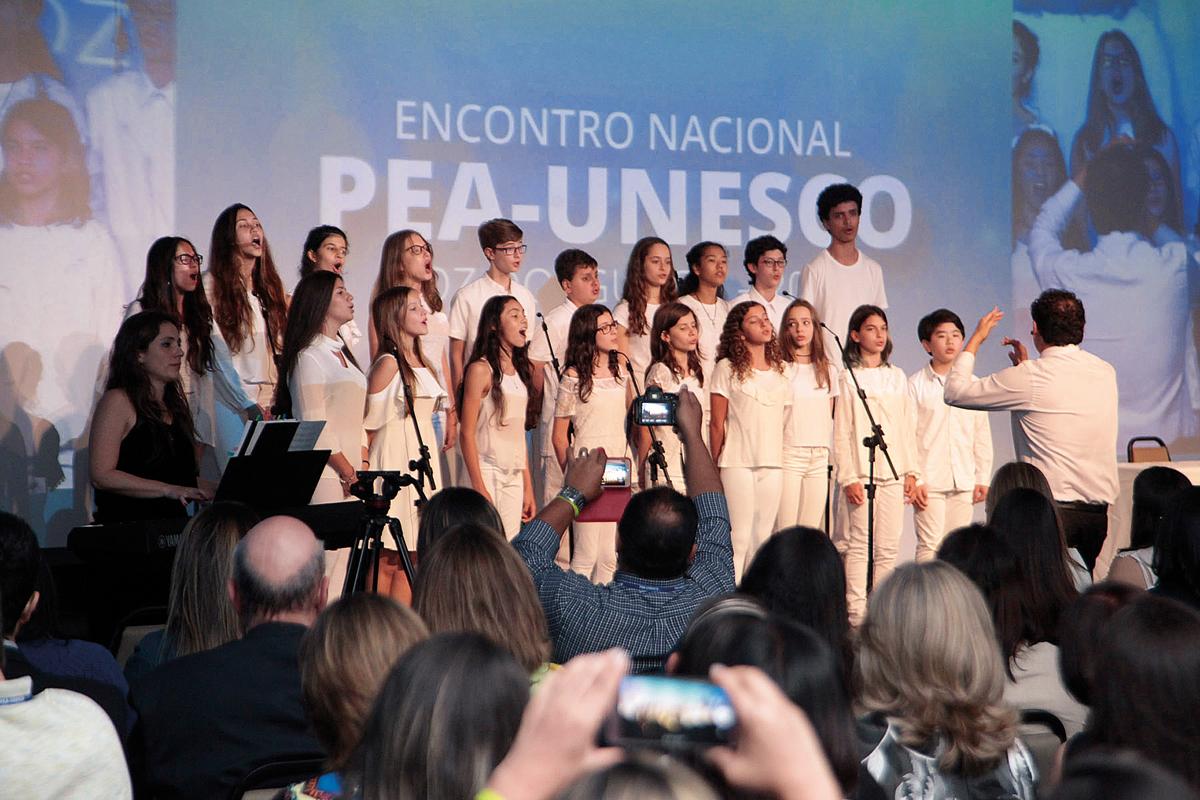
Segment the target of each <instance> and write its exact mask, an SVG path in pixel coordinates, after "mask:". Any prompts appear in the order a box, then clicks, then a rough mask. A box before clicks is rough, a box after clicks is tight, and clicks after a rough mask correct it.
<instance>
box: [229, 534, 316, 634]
mask: <svg viewBox="0 0 1200 800" xmlns="http://www.w3.org/2000/svg"><path fill="white" fill-rule="evenodd" d="M328 588H329V581H328V579H326V577H325V548H324V546H323V545H322V544H321V541H320V540H319V539H317V537H316V536H315V535H314V534H313V532H312V529H311V528H309V527H308V526H307V525H305V524H304V523H303V522H301V521H300V520H298V519H295V518H293V517H270V518H268V519H265V520H263V521H262V522H260V523H258V524H257V525H255V526H254V527H253V528H251V529H250V531H249V532H248V533H247V534H246V536H245V537H244V538H243V539H242V540H241V541H240V542H238V545H237V548H236V549H235V550H234V551H233V577H232V578H230V579H229V597H230V599H231V600H232V601H233V606H234V608H236V609H237V611H238V614H239V615H240V616H241V619H242V624H243V626H244V627H245V629H246V630H250V629H251V628H253V627H254V626H255V625H260V624H262V623H264V622H296V623H299V624H301V625H311V624H312V623H313V620H315V619H316V618H317V614H319V613H320V612H321V609H323V608H324V607H325V601H326V595H327V591H328Z"/></svg>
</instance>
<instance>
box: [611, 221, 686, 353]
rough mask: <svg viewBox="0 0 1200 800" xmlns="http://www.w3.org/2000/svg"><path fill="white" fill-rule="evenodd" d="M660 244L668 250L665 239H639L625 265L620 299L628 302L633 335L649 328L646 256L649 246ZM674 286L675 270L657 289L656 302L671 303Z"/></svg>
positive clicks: (673, 299)
mask: <svg viewBox="0 0 1200 800" xmlns="http://www.w3.org/2000/svg"><path fill="white" fill-rule="evenodd" d="M656 244H661V245H662V246H663V247H665V248H667V250H668V251H670V249H671V246H670V245H669V244H667V242H666V240H665V239H660V238H658V237H657V236H647V237H645V238H643V239H639V240H638V242H637V244H635V245H634V246H633V250H631V251H630V253H629V264H628V265H626V267H625V288H623V289H622V290H621V299H622V300H625V301H626V302H627V303H629V332H630V333H632V334H633V335H635V336H644V335H645V334H646V333H647V331H649V330H650V322H649V321H648V320H647V319H646V295H647V294H649V288H650V287H649V285H648V284H647V283H646V267H645V261H646V256H647V255H648V254H649V253H650V248H651V247H653V246H654V245H656ZM676 292H677V289H676V286H675V270H674V269H672V270H671V271H670V274H669V275H668V276H667V282H666V283H664V284H663V285H662V288H661V289H659V290H658V302H659V303H660V304H661V303H671V302H674V301H675V299H676V298H677V294H676Z"/></svg>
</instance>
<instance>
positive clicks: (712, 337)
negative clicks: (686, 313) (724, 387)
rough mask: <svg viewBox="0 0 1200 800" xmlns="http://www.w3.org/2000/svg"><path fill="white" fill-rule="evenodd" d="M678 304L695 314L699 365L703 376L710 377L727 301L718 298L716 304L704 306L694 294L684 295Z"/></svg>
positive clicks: (715, 362)
mask: <svg viewBox="0 0 1200 800" xmlns="http://www.w3.org/2000/svg"><path fill="white" fill-rule="evenodd" d="M679 302H681V303H683V304H684V305H686V306H687V307H688V308H690V309H692V311H694V312H695V313H696V329H697V331H698V332H699V333H700V337H699V342H698V343H697V346H698V347H699V348H700V363H701V364H703V365H704V374H705V375H712V371H713V367H715V366H716V364H717V345H719V344H720V343H721V331H722V330H724V328H725V319H726V317H728V316H729V309H730V305H729V301H728V300H724V299H722V298H720V297H718V298H717V302H715V303H713V304H712V305H711V306H710V305H705V304H704V303H701V302H700V298H698V297H696V295H694V294H689V295H684V296H683V297H681V298H679Z"/></svg>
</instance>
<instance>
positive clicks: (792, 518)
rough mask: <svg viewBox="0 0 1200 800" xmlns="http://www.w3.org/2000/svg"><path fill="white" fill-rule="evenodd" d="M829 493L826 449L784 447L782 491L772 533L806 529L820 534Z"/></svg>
mask: <svg viewBox="0 0 1200 800" xmlns="http://www.w3.org/2000/svg"><path fill="white" fill-rule="evenodd" d="M828 489H829V448H828V447H785V448H784V449H783V489H782V492H781V495H780V499H779V514H778V516H777V517H776V518H775V530H777V531H781V530H783V529H784V528H790V527H792V526H793V525H807V526H808V527H810V528H816V529H818V530H824V528H823V527H822V524H821V523H822V522H823V521H824V518H825V493H826V491H827V490H828Z"/></svg>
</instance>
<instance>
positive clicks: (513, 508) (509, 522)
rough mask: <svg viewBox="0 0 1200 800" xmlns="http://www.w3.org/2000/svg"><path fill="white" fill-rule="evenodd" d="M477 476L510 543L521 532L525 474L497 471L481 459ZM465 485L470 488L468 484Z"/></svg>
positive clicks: (512, 470)
mask: <svg viewBox="0 0 1200 800" xmlns="http://www.w3.org/2000/svg"><path fill="white" fill-rule="evenodd" d="M479 474H480V475H481V476H482V477H483V485H484V487H486V488H487V490H488V494H490V495H491V496H492V503H493V504H495V506H496V510H497V511H499V512H500V521H501V522H503V523H504V535H505V536H506V537H507V538H508V540H509V541H510V542H511V541H512V540H513V539H515V538H517V534H518V533H520V532H521V501H522V500H523V499H524V497H525V474H524V470H519V469H499V468H498V467H495V466H493V465H492V464H489V463H488V462H487V461H485V460H483V459H482V458H481V459H479ZM466 485H468V486H470V483H469V482H468V483H467V484H466Z"/></svg>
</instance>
